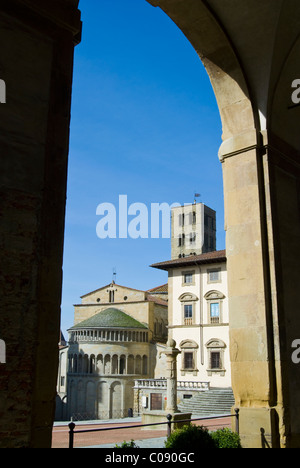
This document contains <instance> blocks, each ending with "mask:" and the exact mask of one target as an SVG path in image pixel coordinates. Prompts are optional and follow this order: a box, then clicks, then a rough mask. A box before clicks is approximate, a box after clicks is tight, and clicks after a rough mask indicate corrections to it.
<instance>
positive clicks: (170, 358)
mask: <svg viewBox="0 0 300 468" xmlns="http://www.w3.org/2000/svg"><path fill="white" fill-rule="evenodd" d="M180 353H181V351H179V349H177V348H176V341H174V340H173V339H169V341H168V342H167V349H166V351H164V354H165V355H166V356H167V408H166V411H170V412H171V413H178V408H177V356H178V354H180Z"/></svg>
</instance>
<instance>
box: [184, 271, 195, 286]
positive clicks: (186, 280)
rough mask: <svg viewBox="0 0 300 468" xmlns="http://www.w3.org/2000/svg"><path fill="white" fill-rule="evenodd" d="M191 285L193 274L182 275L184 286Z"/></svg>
mask: <svg viewBox="0 0 300 468" xmlns="http://www.w3.org/2000/svg"><path fill="white" fill-rule="evenodd" d="M192 283H193V273H186V274H185V275H184V284H192Z"/></svg>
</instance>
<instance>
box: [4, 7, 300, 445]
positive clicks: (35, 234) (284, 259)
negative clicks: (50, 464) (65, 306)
mask: <svg viewBox="0 0 300 468" xmlns="http://www.w3.org/2000/svg"><path fill="white" fill-rule="evenodd" d="M149 3H152V5H154V6H159V7H161V8H162V9H163V10H164V11H165V12H166V14H167V15H168V16H169V17H170V18H172V19H173V20H174V22H175V23H176V24H177V25H178V27H179V28H180V29H181V30H182V31H183V33H184V34H185V35H186V37H187V38H188V39H189V40H190V42H191V43H192V44H193V46H194V48H195V49H196V51H197V52H198V54H199V56H200V58H201V60H202V62H203V63H204V65H205V67H206V69H207V72H208V74H209V76H210V78H211V82H212V85H213V88H214V90H215V94H216V98H217V101H218V105H219V109H220V114H221V119H222V123H223V140H224V142H223V144H222V147H221V148H220V155H219V156H220V159H221V161H222V164H223V173H224V194H225V216H226V230H227V257H228V270H229V305H230V322H231V323H230V334H231V360H232V375H233V388H234V393H235V398H236V403H237V405H238V406H239V407H240V414H241V432H242V441H243V444H244V446H249V447H259V446H261V431H260V428H263V429H264V431H265V432H264V433H265V436H266V437H267V439H268V442H269V443H270V444H271V445H272V446H273V447H278V446H282V447H285V446H287V447H297V446H299V443H300V423H299V421H300V418H299V408H300V395H299V392H298V389H299V385H300V369H299V368H298V366H296V365H295V364H294V363H293V362H292V360H291V352H290V348H291V344H292V342H293V341H294V340H295V339H299V336H298V334H299V330H300V317H299V314H295V313H294V311H295V310H296V311H297V310H299V309H300V297H299V295H298V294H297V289H298V285H299V282H300V270H299V268H298V261H297V259H298V258H299V257H300V255H299V253H300V252H299V246H300V219H299V211H300V210H299V200H300V167H299V150H300V142H299V136H298V124H297V122H298V121H299V107H298V106H296V105H292V104H293V103H292V102H291V94H292V90H291V84H292V82H293V81H294V80H295V79H296V78H300V69H299V67H300V63H299V61H298V57H299V53H300V41H299V34H300V28H299V24H300V5H299V2H298V1H296V0H276V2H274V0H264V2H261V1H260V0H243V2H236V0H227V1H226V2H224V0H151V1H150V0H149ZM80 32H81V23H80V13H79V11H78V0H62V1H60V2H54V1H50V0H49V1H48V0H44V1H43V2H41V1H40V0H10V2H6V3H4V2H3V4H2V5H1V10H0V39H1V42H2V43H5V44H6V47H5V49H4V50H3V51H2V54H1V59H0V62H1V63H0V69H1V71H2V72H3V75H4V76H1V79H4V80H5V81H6V82H10V83H11V85H10V86H9V87H8V88H7V96H6V100H7V104H6V105H5V106H7V107H5V108H4V107H3V106H1V107H0V113H1V115H2V119H1V120H0V122H1V123H0V128H1V135H2V136H1V139H0V149H1V154H2V155H3V157H5V164H4V165H3V168H2V170H1V173H0V200H1V201H0V221H1V250H0V264H1V267H2V270H1V277H0V288H1V291H2V304H1V305H2V310H1V314H0V330H1V333H2V336H1V337H0V339H2V340H3V341H4V342H5V343H6V358H7V362H6V364H5V365H6V367H5V373H4V374H1V375H0V402H1V405H0V411H1V418H0V432H1V434H2V438H1V441H0V444H1V446H5V447H48V446H49V445H50V443H51V432H52V420H53V415H54V405H55V386H56V379H57V368H58V351H57V343H58V341H59V332H60V330H59V328H60V300H61V284H62V252H63V238H64V214H65V201H66V174H67V170H66V168H67V156H68V135H69V125H70V105H71V89H72V72H73V52H74V44H75V43H78V42H79V40H80ZM12 51H13V52H14V53H15V54H17V56H18V57H19V60H18V61H16V60H15V57H14V53H12ZM33 51H34V57H35V60H34V61H33V60H28V58H29V57H32V52H33ZM4 109H5V114H4ZM32 116H35V118H32ZM37 116H38V118H37ZM16 168H17V170H16ZM53 220H55V222H53ZM291 226H292V229H291ZM2 272H3V273H2ZM24 330H25V332H24ZM45 362H47V366H45ZM20 386H22V392H21V393H22V394H21V393H20V392H19V391H18V389H19V388H20ZM249 420H251V424H249Z"/></svg>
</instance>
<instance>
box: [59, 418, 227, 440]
mask: <svg viewBox="0 0 300 468" xmlns="http://www.w3.org/2000/svg"><path fill="white" fill-rule="evenodd" d="M231 419H232V418H230V417H229V418H220V419H214V420H203V421H198V422H193V424H197V425H199V426H206V427H208V429H209V430H216V429H220V428H223V427H231ZM129 425H130V426H136V427H133V428H130V429H126V428H124V427H126V426H129ZM140 425H141V419H140V418H131V419H130V420H124V419H122V420H120V421H113V422H112V421H105V422H104V421H98V422H87V423H78V425H77V424H76V429H75V431H76V430H85V429H99V428H109V429H110V430H108V431H101V432H89V433H80V434H75V436H74V447H75V448H113V447H114V446H115V445H116V444H120V443H122V442H123V441H127V442H130V441H131V440H132V439H133V440H134V441H135V443H136V444H137V445H138V446H139V447H140V448H163V447H164V441H165V440H166V432H167V428H166V427H165V428H163V430H161V431H153V430H147V429H143V428H141V427H140ZM116 427H122V428H124V429H116V430H114V428H116ZM68 446H69V427H68V423H60V424H56V425H55V427H54V428H53V436H52V448H68Z"/></svg>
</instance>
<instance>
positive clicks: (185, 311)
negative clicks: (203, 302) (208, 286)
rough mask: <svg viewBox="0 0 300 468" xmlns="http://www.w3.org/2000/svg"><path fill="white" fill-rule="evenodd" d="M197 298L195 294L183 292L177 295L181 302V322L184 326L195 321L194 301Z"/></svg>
mask: <svg viewBox="0 0 300 468" xmlns="http://www.w3.org/2000/svg"><path fill="white" fill-rule="evenodd" d="M198 300H199V298H198V297H197V296H195V294H192V293H184V294H182V295H181V296H180V297H179V301H180V302H181V304H182V306H181V307H182V324H183V325H185V326H190V325H194V324H195V323H196V317H195V316H196V302H197V301H198Z"/></svg>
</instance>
